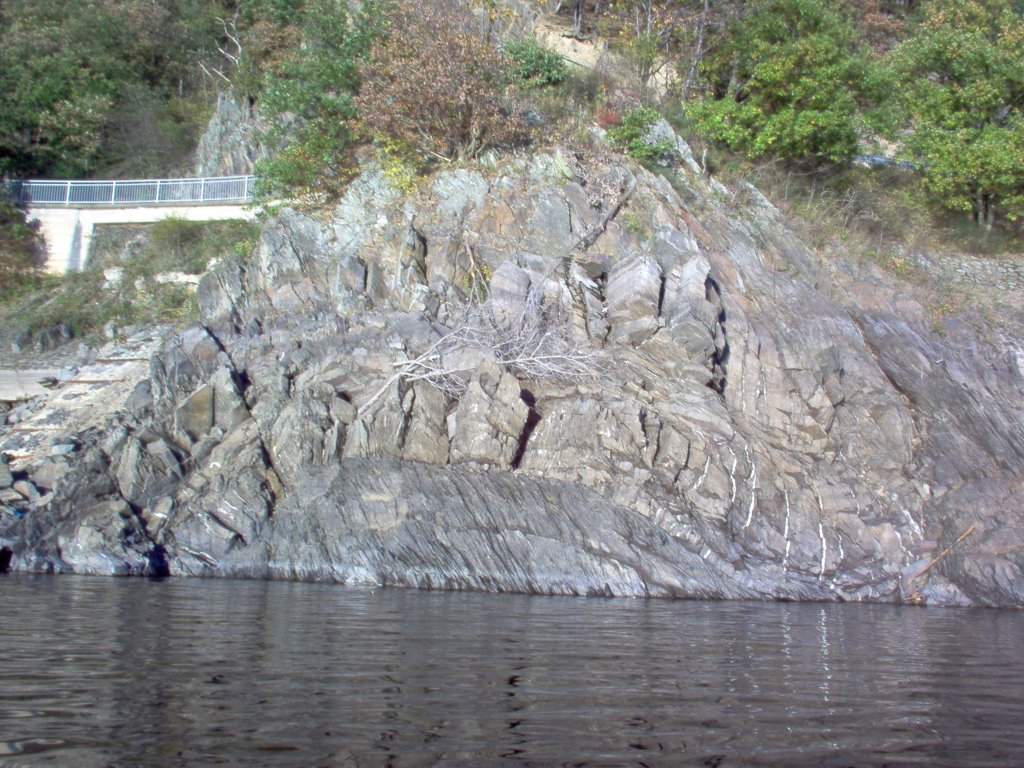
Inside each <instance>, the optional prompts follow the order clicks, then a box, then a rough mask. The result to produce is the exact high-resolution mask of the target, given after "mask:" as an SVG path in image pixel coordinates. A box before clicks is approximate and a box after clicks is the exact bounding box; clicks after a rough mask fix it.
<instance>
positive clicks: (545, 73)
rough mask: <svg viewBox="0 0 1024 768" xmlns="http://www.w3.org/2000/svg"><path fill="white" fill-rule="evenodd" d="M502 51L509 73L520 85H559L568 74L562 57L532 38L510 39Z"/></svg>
mask: <svg viewBox="0 0 1024 768" xmlns="http://www.w3.org/2000/svg"><path fill="white" fill-rule="evenodd" d="M503 51H504V53H505V56H507V57H508V59H509V62H510V74H511V75H512V77H513V79H514V80H516V81H517V82H518V83H519V84H521V85H528V86H540V87H542V86H545V85H559V84H560V83H562V82H564V81H565V79H566V78H567V77H568V75H569V71H568V68H567V67H566V66H565V61H564V60H563V59H562V57H561V56H559V55H558V54H557V53H555V52H554V51H549V50H547V49H546V48H544V47H542V46H541V45H540V44H539V43H538V42H537V41H536V40H534V39H532V38H529V37H524V38H520V39H518V40H511V41H509V42H507V43H505V46H504V48H503Z"/></svg>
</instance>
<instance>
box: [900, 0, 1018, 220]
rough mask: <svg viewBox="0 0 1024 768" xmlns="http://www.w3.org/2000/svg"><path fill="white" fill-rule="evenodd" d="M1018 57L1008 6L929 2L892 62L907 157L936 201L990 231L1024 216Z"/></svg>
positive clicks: (990, 1) (1014, 16)
mask: <svg viewBox="0 0 1024 768" xmlns="http://www.w3.org/2000/svg"><path fill="white" fill-rule="evenodd" d="M1022 51H1024V16H1022V13H1021V10H1020V9H1019V7H1015V4H1014V3H1012V2H1009V0H932V2H930V3H927V4H926V5H925V6H924V7H923V14H922V16H921V18H920V20H919V22H918V23H917V24H916V25H915V26H914V28H913V29H912V32H911V36H910V38H909V39H908V40H907V41H906V42H905V43H903V44H902V45H901V46H899V47H898V48H897V49H896V50H895V51H894V52H893V55H892V68H893V69H892V71H893V78H894V80H895V81H898V82H900V83H901V84H902V87H901V89H900V103H901V106H902V107H903V110H904V111H903V115H904V117H905V124H904V128H905V130H904V132H903V133H902V134H901V135H900V137H899V138H901V139H902V142H903V146H904V148H905V155H906V157H907V158H908V159H910V160H912V161H913V162H915V163H917V164H919V165H920V167H921V173H922V179H923V183H924V186H925V188H926V189H927V190H928V191H929V192H930V193H931V194H932V195H933V196H934V197H935V198H936V199H937V200H938V201H940V202H941V203H942V204H944V205H946V206H948V207H950V208H953V209H960V210H966V211H970V212H971V214H972V216H973V217H974V220H975V221H976V222H977V223H978V225H979V226H983V227H986V228H988V229H991V227H992V226H993V224H994V222H995V221H996V220H997V218H998V217H999V216H1005V217H1006V218H1008V219H1011V220H1013V219H1016V218H1018V217H1020V216H1022V215H1024V55H1022Z"/></svg>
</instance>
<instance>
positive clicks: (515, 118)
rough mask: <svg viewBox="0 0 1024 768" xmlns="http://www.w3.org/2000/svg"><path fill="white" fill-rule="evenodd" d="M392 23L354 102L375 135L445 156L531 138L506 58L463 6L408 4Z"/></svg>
mask: <svg viewBox="0 0 1024 768" xmlns="http://www.w3.org/2000/svg"><path fill="white" fill-rule="evenodd" d="M391 29H392V33H391V35H390V37H389V38H388V39H387V40H386V41H381V42H378V43H377V44H376V45H375V46H374V48H373V52H372V54H371V57H370V62H369V64H368V65H367V66H366V67H365V68H364V70H363V87H362V90H361V92H360V94H359V96H358V97H357V98H356V100H355V104H356V106H357V107H358V110H359V113H360V119H361V122H362V125H363V128H364V130H365V131H366V132H367V133H368V134H370V135H373V136H379V137H385V138H388V139H392V140H397V141H401V142H405V143H406V144H408V145H409V146H412V147H416V148H417V149H418V150H419V151H421V152H422V153H424V154H425V155H428V156H434V157H440V158H444V159H446V160H453V159H468V158H473V157H476V156H478V155H479V154H480V153H481V152H483V151H484V150H486V149H488V148H492V147H500V146H507V145H511V144H515V143H517V142H520V141H523V140H525V139H526V137H527V135H528V132H527V128H526V122H525V120H524V118H523V114H522V111H521V109H520V108H519V106H518V104H517V103H516V102H515V100H514V99H513V98H511V97H510V96H509V95H508V94H507V93H506V92H505V84H504V82H503V80H504V77H503V73H504V72H506V71H507V69H508V67H507V61H506V59H505V58H504V57H503V56H502V54H501V53H500V52H499V51H498V50H497V49H496V48H495V47H494V46H493V45H492V44H491V43H490V42H489V41H488V40H486V39H485V38H483V37H481V36H480V34H479V33H478V32H477V31H474V30H472V29H471V28H470V27H469V26H468V24H467V18H466V16H465V15H464V14H462V13H460V12H459V9H458V7H457V6H456V5H454V4H447V3H436V4H431V5H424V6H418V7H417V8H415V10H410V9H402V10H400V11H398V12H397V13H396V15H395V18H394V21H393V22H392V27H391Z"/></svg>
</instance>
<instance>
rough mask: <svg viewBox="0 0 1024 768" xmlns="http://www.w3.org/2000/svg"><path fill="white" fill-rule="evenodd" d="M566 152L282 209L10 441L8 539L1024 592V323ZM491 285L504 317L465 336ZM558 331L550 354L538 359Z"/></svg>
mask: <svg viewBox="0 0 1024 768" xmlns="http://www.w3.org/2000/svg"><path fill="white" fill-rule="evenodd" d="M543 160H544V159H543V158H542V159H540V160H536V159H535V160H534V161H529V162H526V163H524V164H523V165H522V166H520V167H513V166H510V167H508V168H506V169H504V170H502V171H500V172H494V173H491V174H489V175H485V174H483V173H480V172H476V171H466V170H459V171H453V172H446V173H444V174H441V175H440V176H439V177H437V178H436V179H435V180H434V183H433V184H431V185H429V186H425V187H423V188H421V189H420V190H418V191H417V192H416V194H415V195H414V196H413V197H412V198H409V199H405V200H402V199H399V198H398V197H397V195H396V194H395V193H394V191H393V190H390V189H389V188H388V187H387V185H386V183H385V182H384V181H383V180H382V179H381V177H380V175H379V174H374V173H369V174H367V175H366V176H364V177H362V178H360V179H359V180H357V182H356V183H354V184H353V186H352V188H351V189H350V190H349V192H348V194H347V195H346V197H345V199H344V200H343V201H342V202H341V203H340V204H339V205H338V206H337V208H336V209H335V210H334V211H333V213H331V214H330V215H326V216H318V217H314V216H311V215H308V214H304V213H299V212H295V211H284V212H282V213H281V214H280V215H279V216H278V217H277V218H276V219H272V220H270V221H269V222H267V224H266V225H265V227H264V232H263V236H262V239H261V243H260V246H259V248H258V249H257V252H256V253H255V255H254V256H253V257H252V259H250V260H248V261H242V260H239V259H227V260H225V261H224V262H223V263H222V264H221V265H220V266H219V267H218V269H217V270H216V271H215V272H214V273H212V274H210V275H208V276H207V277H205V278H204V280H203V282H202V284H201V285H200V288H199V301H200V307H201V311H202V313H203V326H202V327H197V328H192V329H187V330H185V331H183V332H181V333H179V334H178V335H177V336H176V337H175V338H174V339H173V340H172V341H171V342H170V343H168V344H167V345H166V346H165V347H164V349H163V351H162V352H161V354H160V355H158V356H157V357H156V358H155V359H154V360H153V361H152V364H151V377H150V382H149V385H148V388H145V387H144V388H141V389H137V390H136V392H135V393H134V394H132V396H131V397H130V398H129V399H128V401H127V404H126V410H125V412H124V413H120V414H116V415H113V416H112V417H111V420H110V423H109V424H108V426H107V427H106V428H104V429H94V430H92V431H90V432H88V433H87V434H82V435H76V436H75V439H74V443H75V445H76V446H78V447H77V449H76V450H75V451H74V452H72V453H69V454H67V455H66V456H60V457H48V458H47V460H46V462H49V463H46V462H43V463H39V464H36V465H28V464H25V465H22V464H17V465H12V468H13V469H15V470H16V472H15V474H16V475H17V476H18V479H19V480H21V479H22V478H27V479H26V482H32V483H33V484H34V487H36V488H37V489H39V490H42V491H45V493H40V494H39V497H38V498H37V499H36V501H35V502H34V503H35V506H34V507H33V509H32V510H31V511H30V512H29V513H27V514H25V515H23V516H22V517H15V516H14V515H6V514H5V515H4V516H3V517H2V518H0V545H2V546H4V547H6V548H7V549H9V550H10V551H11V552H12V558H11V567H14V568H19V569H23V570H74V571H77V572H87V573H112V572H116V573H164V572H169V573H172V574H191V575H230V576H249V577H258V578H302V579H316V580H326V581H339V582H346V583H365V584H397V585H404V586H414V587H422V588H445V589H490V590H515V591H529V592H543V593H557V594H602V595H604V594H610V595H644V596H689V597H715V598H779V599H803V600H870V601H888V602H895V601H909V602H924V603H931V604H957V605H997V606H1008V605H1020V604H1022V603H1024V573H1022V569H1024V512H1022V511H1021V508H1020V505H1019V504H1018V503H1017V500H1019V499H1020V498H1022V496H1024V487H1022V477H1024V472H1022V469H1024V466H1022V465H1024V405H1022V401H1021V397H1020V392H1021V386H1022V379H1021V369H1020V365H1019V362H1018V360H1019V355H1018V351H1019V350H1020V349H1022V348H1024V346H1022V343H1024V342H1022V340H1021V339H1020V338H1018V337H1017V336H1016V335H1014V334H1012V333H1009V332H1006V333H1004V334H1003V335H1002V336H997V335H996V334H989V335H987V336H986V335H984V334H983V333H982V332H980V331H979V330H978V329H977V328H975V327H972V326H969V325H967V324H963V323H962V324H956V323H951V324H947V328H946V331H945V334H944V335H936V334H935V333H934V332H933V331H932V330H931V326H930V323H929V322H928V321H927V317H926V315H925V313H924V312H923V310H921V309H920V307H919V306H916V305H915V304H914V302H913V301H911V300H910V299H908V298H906V297H903V296H900V295H899V292H898V290H897V289H896V288H895V287H893V286H887V285H883V284H882V283H880V281H879V279H878V277H877V276H876V275H870V274H866V273H862V272H858V270H857V269H856V268H854V267H852V266H849V265H836V264H834V263H831V262H830V263H827V264H826V263H823V262H820V261H819V260H818V258H817V256H816V255H815V254H814V253H812V252H811V251H810V250H808V249H807V248H806V247H805V246H804V245H803V244H802V243H800V241H799V240H798V239H797V238H795V237H794V236H793V234H792V233H791V232H790V231H789V230H788V229H787V228H786V225H785V223H784V221H783V220H782V218H781V216H779V215H778V213H777V212H776V211H775V210H774V209H773V208H772V207H771V205H770V204H769V203H768V202H767V201H766V200H764V199H763V198H762V197H760V196H759V195H755V194H753V193H750V194H744V195H742V196H731V195H723V194H722V190H721V187H720V185H718V184H717V183H716V182H713V181H712V180H708V179H706V178H705V177H704V176H703V175H702V174H700V173H699V172H693V169H691V168H689V165H688V164H687V163H683V165H682V167H681V168H680V169H679V171H678V176H677V178H676V179H675V180H674V183H671V184H670V183H669V181H668V180H666V179H664V178H661V177H656V176H653V175H651V174H648V173H647V172H645V171H643V170H641V169H626V168H611V169H606V171H607V172H606V173H603V174H597V173H594V174H590V175H588V177H587V178H584V177H583V175H579V174H577V175H576V176H573V174H571V173H570V174H566V173H560V172H553V171H552V170H551V169H552V168H554V169H556V170H557V169H558V168H559V167H561V166H559V163H558V162H557V161H556V159H554V158H551V159H549V160H550V162H546V161H543ZM563 165H564V164H563ZM584 175H586V174H584ZM569 176H573V177H572V178H568V177H569ZM600 178H608V179H619V180H620V182H621V183H619V184H618V185H617V186H616V185H613V187H615V189H618V190H619V191H618V192H617V193H616V192H615V191H614V189H612V188H609V189H604V187H602V188H601V190H597V189H591V188H588V185H593V184H596V183H597V182H595V181H594V180H595V179H600ZM588 179H589V181H588ZM623 179H624V180H625V181H622V180H623ZM634 187H635V188H634ZM627 189H628V190H632V196H631V197H630V198H629V209H628V210H629V216H630V220H629V222H622V221H619V218H620V217H621V214H619V215H618V216H611V218H608V216H609V215H610V214H611V213H616V212H617V211H618V209H617V208H616V207H615V206H614V205H613V204H611V203H610V202H609V201H611V200H613V199H614V195H615V194H620V195H621V194H625V192H624V190H627ZM677 190H681V192H680V191H677ZM599 192H600V194H599ZM603 194H604V195H605V197H602V196H601V195H603ZM734 199H737V200H739V202H738V203H734V202H733V200H734ZM627 223H628V226H627ZM484 267H486V269H484ZM826 267H827V269H828V270H829V271H827V272H826V271H825V270H826ZM826 274H827V275H828V279H827V280H826V279H825V278H824V277H823V275H826ZM480 275H489V276H490V277H489V281H487V284H486V286H481V285H480V284H479V282H476V283H475V282H474V277H475V278H479V276H480ZM538 296H542V297H543V301H541V302H539V303H537V301H538V299H537V297H538ZM485 298H486V301H487V303H486V305H485V307H484V309H483V310H481V312H483V314H484V315H485V316H486V317H487V318H489V322H492V323H493V325H494V327H495V328H498V329H500V330H501V332H502V333H503V334H505V335H504V336H501V338H502V341H501V343H500V344H499V343H498V342H495V344H494V347H493V348H490V349H488V348H486V347H485V346H481V345H479V344H477V345H475V346H474V345H471V344H463V345H462V346H458V345H455V346H454V347H452V348H447V347H445V346H444V345H443V344H441V343H440V342H441V340H442V339H445V338H448V339H456V338H463V337H461V336H459V334H464V333H466V331H467V327H466V326H465V325H460V323H463V322H464V320H463V319H462V318H465V317H466V316H467V314H466V313H465V311H464V310H465V305H466V304H467V302H468V303H472V302H474V301H477V302H479V301H483V300H484V299H485ZM531 302H533V303H531ZM524 313H526V314H528V313H542V315H543V318H544V322H543V323H534V324H530V323H524V322H523V318H524ZM477 316H480V312H478V313H477ZM523 329H526V330H523ZM536 329H540V331H539V332H538V333H537V334H536V335H535V336H532V335H531V333H533V331H534V330H536ZM517 330H523V332H522V333H519V334H518V338H516V331H517ZM544 333H551V334H556V335H558V336H559V338H565V339H568V340H570V342H571V343H570V344H569V345H568V346H567V347H563V348H560V349H561V351H560V352H559V354H558V355H556V356H555V357H559V356H560V357H561V359H560V360H556V361H555V362H554V363H553V370H554V372H553V373H552V372H550V371H549V372H548V373H543V370H544V369H543V366H538V365H535V366H534V367H533V368H532V369H531V368H530V367H529V366H524V365H520V364H513V363H511V362H508V361H509V360H511V359H512V358H514V357H515V356H516V355H524V354H529V352H530V350H531V349H533V350H534V351H536V350H537V349H543V347H537V346H534V347H531V346H530V345H531V344H540V343H541V342H539V341H537V339H538V338H540V337H542V336H543V335H544ZM510 336H511V337H513V341H512V342H509V341H508V338H509V337H510ZM495 338H498V337H495ZM515 344H518V345H519V346H518V347H516V348H515V350H514V351H513V352H510V350H509V349H507V348H504V347H506V346H509V345H512V346H514V345H515ZM439 349H443V350H444V354H443V355H441V354H440V353H439V352H438V350H439ZM573 355H582V356H583V357H585V358H586V359H587V360H588V361H590V364H591V367H590V368H588V371H589V375H586V376H573V375H569V374H568V373H567V370H568V368H567V365H566V360H568V359H575V358H574V357H573ZM547 362H551V361H547ZM439 371H444V372H445V373H446V375H444V376H441V375H439ZM530 371H533V372H532V373H531V372H530ZM538 371H540V372H538ZM435 384H436V385H438V386H434V385H435ZM0 448H3V444H2V443H0ZM21 472H24V473H25V474H24V475H22V474H18V473H21ZM0 479H2V478H0ZM13 479H14V477H13V476H12V480H11V483H12V484H13ZM3 492H4V493H13V491H12V490H11V489H10V488H8V489H5V490H4V491H3ZM18 497H19V499H21V500H22V501H23V502H24V505H23V507H19V509H22V508H25V509H27V507H28V504H29V502H28V500H27V499H25V498H24V497H22V496H21V494H18ZM5 503H6V502H5ZM19 503H21V502H19ZM965 533H966V536H964V534H965ZM958 539H959V540H960V541H959V543H956V542H957V540H958ZM951 545H952V549H950V551H949V552H948V553H947V554H946V555H945V556H944V557H942V558H941V559H940V560H936V558H937V557H938V553H941V552H942V551H943V550H945V549H946V548H947V547H950V546H951Z"/></svg>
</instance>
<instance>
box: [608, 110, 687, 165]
mask: <svg viewBox="0 0 1024 768" xmlns="http://www.w3.org/2000/svg"><path fill="white" fill-rule="evenodd" d="M660 118H661V115H660V114H659V113H658V111H657V110H655V109H651V108H650V107H637V108H636V109H633V110H630V111H629V112H627V113H626V114H624V115H623V116H622V120H621V121H620V122H619V124H618V125H616V126H614V127H612V128H609V129H608V138H609V139H611V141H612V144H614V145H615V146H616V147H618V148H619V149H621V150H623V151H624V152H625V153H626V154H628V155H629V156H630V157H635V158H636V159H637V160H653V159H654V158H656V157H659V156H661V155H663V154H665V153H666V152H671V151H672V149H673V147H672V145H671V144H669V143H668V142H667V141H664V140H661V141H655V142H651V141H648V139H647V135H648V134H649V133H650V131H651V126H653V125H654V124H655V123H656V122H658V120H659V119H660Z"/></svg>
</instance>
